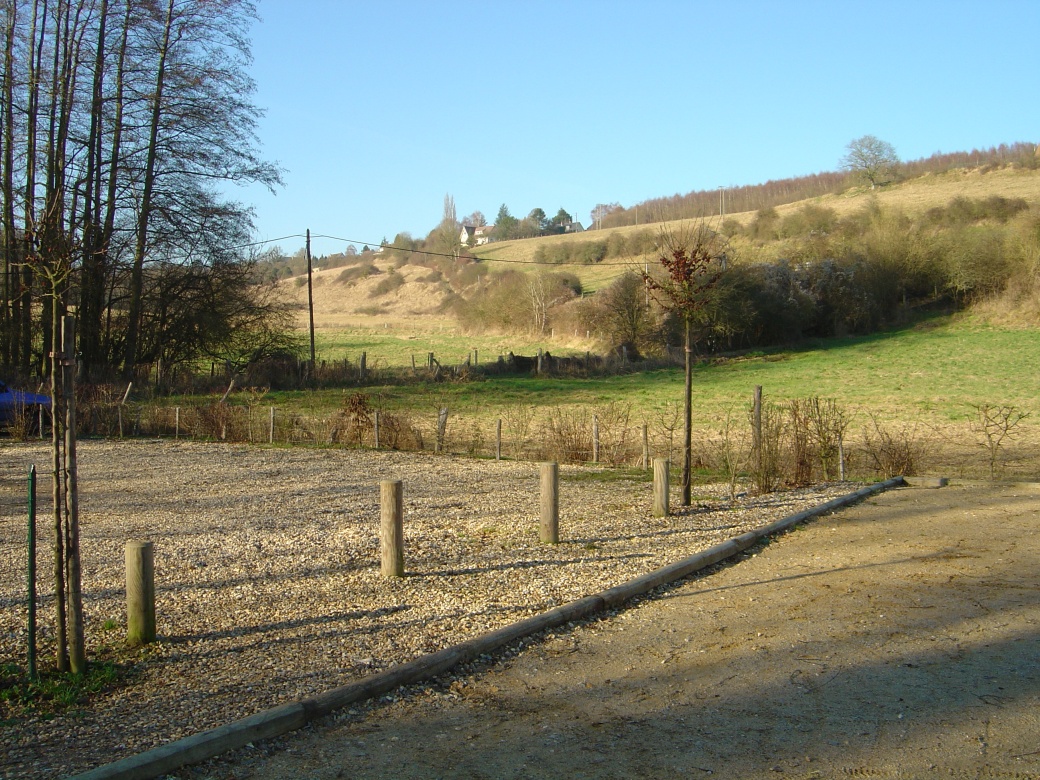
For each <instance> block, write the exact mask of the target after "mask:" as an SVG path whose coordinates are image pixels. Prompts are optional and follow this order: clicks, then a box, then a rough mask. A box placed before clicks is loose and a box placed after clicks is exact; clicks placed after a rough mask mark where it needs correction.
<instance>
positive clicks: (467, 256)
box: [232, 233, 633, 268]
mask: <svg viewBox="0 0 1040 780" xmlns="http://www.w3.org/2000/svg"><path fill="white" fill-rule="evenodd" d="M287 238H305V235H304V234H303V233H294V234H292V235H288V236H282V237H281V238H268V239H264V240H262V241H254V242H252V243H250V244H242V245H241V246H236V247H232V249H247V248H250V247H254V246H262V245H264V244H273V243H275V242H276V241H284V240H285V239H287ZM311 238H327V239H329V240H331V241H343V242H345V243H347V244H361V245H362V246H373V245H374V246H382V247H384V248H386V249H391V250H393V251H395V252H407V253H408V254H413V255H431V256H433V257H448V258H451V259H452V260H475V261H477V262H481V263H506V264H512V265H547V266H577V267H583V266H592V265H594V266H596V267H597V268H628V267H631V266H632V265H633V263H632V262H615V263H605V262H602V261H600V262H598V263H557V262H553V261H552V260H506V259H504V258H498V257H480V256H479V255H473V254H465V255H456V254H452V253H448V252H434V251H432V250H429V249H406V248H405V247H395V246H391V245H389V244H387V245H383V244H382V243H379V242H375V241H360V240H358V239H356V238H343V237H341V236H330V235H327V234H324V233H311ZM518 240H520V239H518Z"/></svg>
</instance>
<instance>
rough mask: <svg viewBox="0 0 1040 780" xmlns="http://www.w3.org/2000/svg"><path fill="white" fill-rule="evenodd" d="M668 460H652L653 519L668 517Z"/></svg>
mask: <svg viewBox="0 0 1040 780" xmlns="http://www.w3.org/2000/svg"><path fill="white" fill-rule="evenodd" d="M668 467H669V462H668V458H654V507H653V515H654V517H668Z"/></svg>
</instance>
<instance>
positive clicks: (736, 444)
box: [711, 410, 751, 501]
mask: <svg viewBox="0 0 1040 780" xmlns="http://www.w3.org/2000/svg"><path fill="white" fill-rule="evenodd" d="M711 447H712V450H713V454H714V455H715V461H716V464H717V466H718V469H719V471H721V472H722V473H723V474H724V475H725V476H726V482H727V484H728V485H729V497H730V500H731V501H732V500H733V499H735V498H736V497H737V483H738V481H739V479H740V476H741V474H743V473H744V472H745V471H746V470H747V468H748V463H749V462H750V458H751V439H750V436H749V435H748V432H747V429H746V428H744V427H743V426H740V427H738V426H736V425H735V424H734V421H733V412H732V410H730V411H728V412H726V417H725V418H724V419H723V420H722V427H721V428H720V429H719V430H718V432H717V436H716V438H715V439H713V440H712V442H711Z"/></svg>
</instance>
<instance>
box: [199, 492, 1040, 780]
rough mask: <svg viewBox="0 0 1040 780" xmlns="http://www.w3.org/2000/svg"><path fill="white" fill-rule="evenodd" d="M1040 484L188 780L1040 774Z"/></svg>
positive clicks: (360, 713)
mask: <svg viewBox="0 0 1040 780" xmlns="http://www.w3.org/2000/svg"><path fill="white" fill-rule="evenodd" d="M1038 530H1040V488H1037V487H1034V486H1001V487H994V486H981V487H980V486H975V487H972V486H953V487H947V488H942V489H938V490H936V489H926V488H904V489H899V490H894V491H890V492H888V493H886V494H884V495H881V496H880V497H878V498H875V499H872V500H870V501H869V502H867V503H864V504H862V505H859V506H856V507H853V508H851V509H847V510H844V511H842V512H840V513H838V514H836V515H833V516H831V517H827V518H823V519H820V520H817V521H815V522H812V523H810V524H809V525H807V526H804V527H802V528H800V529H799V530H796V531H794V532H792V533H790V534H788V535H786V536H785V537H783V538H781V539H778V540H776V541H774V542H772V543H771V544H769V545H768V546H766V547H764V548H761V549H758V550H756V551H755V554H754V555H753V556H751V557H749V558H748V559H746V560H743V561H741V562H739V563H737V564H734V565H728V566H725V567H723V568H721V569H720V570H717V571H715V572H714V573H711V574H709V575H705V576H701V577H698V578H696V579H692V580H690V581H687V582H685V583H683V584H682V585H680V586H678V587H675V588H672V589H670V590H668V591H666V592H664V593H661V594H659V595H657V596H656V597H655V598H653V599H649V600H646V601H644V602H642V603H641V604H639V605H637V606H635V607H634V608H631V609H628V610H625V611H623V612H621V613H619V614H616V615H614V616H611V617H608V618H606V619H603V620H601V621H597V622H593V623H589V624H585V625H582V626H578V627H576V628H574V629H573V630H570V631H567V632H563V633H558V634H556V635H554V636H551V637H547V638H544V639H542V640H541V641H538V642H534V643H531V644H530V645H529V646H527V647H525V648H524V649H523V650H521V651H519V652H518V653H515V654H513V655H512V656H511V657H509V658H507V659H506V660H505V661H502V660H500V661H498V662H497V663H493V664H490V665H489V666H488V667H487V668H486V669H483V670H477V671H476V672H472V673H470V674H468V675H464V676H458V677H454V678H452V679H450V680H443V681H440V682H438V683H437V684H431V685H429V686H425V687H419V688H416V689H413V690H411V691H409V692H408V694H407V695H405V696H402V697H398V698H397V700H396V701H393V702H382V703H376V704H374V705H372V706H371V707H366V708H361V709H360V710H357V711H354V712H353V713H352V714H351V713H345V714H344V715H343V716H341V717H340V718H338V719H337V720H334V721H333V720H330V721H327V722H324V723H323V724H322V725H319V726H315V727H311V728H308V729H307V730H305V731H302V732H298V733H297V734H295V735H290V736H289V737H286V738H283V739H282V740H280V741H278V742H277V743H275V745H274V748H275V749H274V750H273V751H272V749H271V747H270V746H268V747H267V748H263V747H261V748H253V749H248V748H247V749H244V750H242V751H239V752H238V753H236V754H234V755H233V756H232V757H230V758H231V759H232V760H224V761H220V762H214V763H210V764H208V765H206V766H204V767H197V768H195V769H192V770H184V772H183V773H182V774H181V775H180V776H182V777H201V776H206V777H236V778H243V777H251V778H260V779H263V780H266V779H268V778H270V779H273V778H285V777H294V778H301V779H302V778H315V779H318V778H322V779H324V778H340V777H345V778H377V777H378V778H383V777H394V778H437V777H443V778H449V777H464V778H540V777H546V778H549V777H552V778H560V777H570V778H581V777H585V778H623V777H642V778H645V777H654V778H679V777H714V778H776V777H787V778H814V777H820V778H835V777H872V778H904V777H905V778H928V777H937V778H938V777H942V778H950V777H953V778H979V777H986V778H1036V777H1040V634H1038V631H1040V603H1038V601H1040V599H1038V594H1040V585H1038V579H1040V534H1038Z"/></svg>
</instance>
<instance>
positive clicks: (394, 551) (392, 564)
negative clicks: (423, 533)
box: [379, 479, 404, 577]
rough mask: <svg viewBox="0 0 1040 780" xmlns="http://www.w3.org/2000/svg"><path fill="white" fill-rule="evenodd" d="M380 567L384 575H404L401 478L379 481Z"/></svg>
mask: <svg viewBox="0 0 1040 780" xmlns="http://www.w3.org/2000/svg"><path fill="white" fill-rule="evenodd" d="M379 496H380V513H379V550H380V569H381V571H382V574H383V576H384V577H403V576H404V488H403V485H402V482H401V480H399V479H395V480H383V481H382V482H380V483H379Z"/></svg>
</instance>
